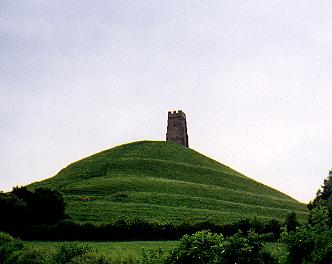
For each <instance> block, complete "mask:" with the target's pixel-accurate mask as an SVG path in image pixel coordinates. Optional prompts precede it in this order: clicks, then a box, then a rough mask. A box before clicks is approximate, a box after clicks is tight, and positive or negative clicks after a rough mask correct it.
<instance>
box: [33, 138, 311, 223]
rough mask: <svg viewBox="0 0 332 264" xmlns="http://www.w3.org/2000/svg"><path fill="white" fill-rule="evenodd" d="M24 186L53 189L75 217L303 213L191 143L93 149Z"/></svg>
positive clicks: (227, 217) (222, 218) (231, 217)
mask: <svg viewBox="0 0 332 264" xmlns="http://www.w3.org/2000/svg"><path fill="white" fill-rule="evenodd" d="M31 187H33V188H36V187H49V188H52V189H58V190H60V191H61V192H62V193H63V194H64V197H65V200H66V202H67V213H68V214H69V215H70V216H71V217H72V218H73V219H74V220H75V221H79V222H99V223H101V222H113V221H116V220H128V221H131V220H135V219H137V218H139V219H142V220H147V221H158V222H161V223H170V222H172V223H180V222H184V221H187V222H191V223H192V222H200V221H206V220H209V221H212V222H216V223H230V222H233V221H235V220H238V219H240V218H246V217H249V218H252V217H257V218H262V219H270V218H277V219H280V220H284V218H285V216H286V215H287V214H288V213H289V212H291V211H294V212H296V213H297V215H298V217H299V219H304V218H305V217H306V214H307V211H306V208H305V206H304V205H303V204H300V203H299V202H298V201H296V200H294V199H293V198H291V197H289V196H287V195H285V194H283V193H281V192H279V191H277V190H274V189H272V188H270V187H268V186H265V185H263V184H261V183H259V182H256V181H254V180H252V179H250V178H248V177H246V176H245V175H243V174H241V173H239V172H237V171H235V170H233V169H231V168H229V167H227V166H225V165H223V164H221V163H219V162H217V161H215V160H212V159H210V158H208V157H206V156H204V155H202V154H200V153H198V152H196V151H194V150H192V149H189V148H185V147H183V146H180V145H177V144H173V143H168V142H159V141H139V142H134V143H130V144H125V145H121V146H118V147H115V148H112V149H109V150H106V151H103V152H100V153H97V154H95V155H92V156H90V157H87V158H85V159H82V160H80V161H77V162H74V163H72V164H70V165H69V166H68V167H66V168H64V169H63V170H61V171H60V172H59V173H58V174H57V175H56V176H54V177H52V178H49V179H47V180H44V181H42V182H38V183H34V184H32V185H31ZM82 197H88V198H89V200H86V201H82Z"/></svg>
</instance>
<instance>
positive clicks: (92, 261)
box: [69, 252, 112, 264]
mask: <svg viewBox="0 0 332 264" xmlns="http://www.w3.org/2000/svg"><path fill="white" fill-rule="evenodd" d="M69 263H70V264H111V263H112V262H111V261H110V260H109V259H108V258H106V257H105V256H103V255H100V254H98V253H96V252H86V253H84V254H82V255H79V256H76V257H74V258H72V260H71V261H70V262H69Z"/></svg>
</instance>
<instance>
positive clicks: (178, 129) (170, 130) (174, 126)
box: [166, 110, 189, 148]
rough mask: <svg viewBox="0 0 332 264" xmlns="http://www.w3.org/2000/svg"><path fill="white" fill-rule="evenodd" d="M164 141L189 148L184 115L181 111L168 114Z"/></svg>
mask: <svg viewBox="0 0 332 264" xmlns="http://www.w3.org/2000/svg"><path fill="white" fill-rule="evenodd" d="M166 141H168V142H173V143H177V144H180V145H183V146H185V147H187V148H188V147H189V142H188V133H187V121H186V114H185V113H183V112H182V111H181V110H179V111H178V112H176V111H173V112H168V121H167V133H166Z"/></svg>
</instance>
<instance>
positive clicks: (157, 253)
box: [142, 248, 165, 264]
mask: <svg viewBox="0 0 332 264" xmlns="http://www.w3.org/2000/svg"><path fill="white" fill-rule="evenodd" d="M162 263H165V253H164V252H163V251H162V249H160V248H159V249H158V250H150V251H149V252H148V253H147V252H145V251H143V257H142V264H162Z"/></svg>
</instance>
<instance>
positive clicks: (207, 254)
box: [166, 230, 276, 264]
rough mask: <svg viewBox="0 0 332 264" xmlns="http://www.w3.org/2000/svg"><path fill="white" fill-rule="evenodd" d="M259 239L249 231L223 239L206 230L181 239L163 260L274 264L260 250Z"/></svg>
mask: <svg viewBox="0 0 332 264" xmlns="http://www.w3.org/2000/svg"><path fill="white" fill-rule="evenodd" d="M262 241H263V240H262V237H261V236H259V235H258V234H256V233H254V232H253V231H250V230H249V231H248V235H247V236H245V235H244V233H242V232H239V233H237V234H235V235H234V236H231V237H229V238H227V239H224V237H223V236H222V235H218V234H212V233H211V232H209V231H202V232H197V233H195V234H193V235H191V236H187V235H186V236H184V237H183V238H182V239H181V240H180V244H179V246H178V247H177V248H175V249H174V250H173V251H172V252H171V255H170V256H169V257H168V258H167V260H166V263H167V264H168V263H171V264H228V263H229V264H234V263H238V264H245V263H255V264H263V263H276V259H275V258H274V257H273V256H272V255H271V254H270V253H269V252H267V251H264V250H263V242H262Z"/></svg>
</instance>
